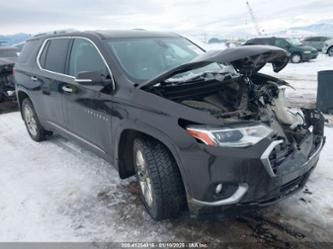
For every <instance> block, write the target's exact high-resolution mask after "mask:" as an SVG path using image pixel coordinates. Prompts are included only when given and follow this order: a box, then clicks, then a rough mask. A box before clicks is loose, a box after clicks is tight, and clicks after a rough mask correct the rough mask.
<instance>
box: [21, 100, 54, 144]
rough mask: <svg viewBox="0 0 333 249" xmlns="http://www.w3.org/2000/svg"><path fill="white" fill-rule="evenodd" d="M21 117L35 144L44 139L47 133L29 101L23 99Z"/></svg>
mask: <svg viewBox="0 0 333 249" xmlns="http://www.w3.org/2000/svg"><path fill="white" fill-rule="evenodd" d="M21 112H22V117H23V120H24V123H25V126H26V128H27V131H28V133H29V135H30V137H31V138H32V139H33V140H35V141H36V142H40V141H43V140H45V139H46V136H47V135H48V132H47V131H46V130H44V128H43V127H42V125H41V124H40V122H39V120H38V117H37V114H36V112H35V109H34V107H33V105H32V103H31V101H30V99H28V98H25V99H24V100H23V101H22V107H21Z"/></svg>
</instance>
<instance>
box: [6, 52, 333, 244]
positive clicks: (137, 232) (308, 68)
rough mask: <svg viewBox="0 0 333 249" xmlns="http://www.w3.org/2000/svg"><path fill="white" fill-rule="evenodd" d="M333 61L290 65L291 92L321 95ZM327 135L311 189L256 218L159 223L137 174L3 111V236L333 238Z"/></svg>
mask: <svg viewBox="0 0 333 249" xmlns="http://www.w3.org/2000/svg"><path fill="white" fill-rule="evenodd" d="M332 61H333V58H329V57H326V56H324V55H321V56H320V57H319V58H318V60H317V61H315V62H309V63H303V64H289V65H288V66H287V67H286V68H285V69H284V70H283V71H282V72H281V73H279V75H280V77H282V78H284V79H286V80H288V81H289V82H290V83H291V84H292V85H293V86H294V87H295V88H296V89H297V90H296V91H295V92H294V93H293V92H292V91H291V90H288V96H289V97H290V96H296V98H295V99H296V101H298V102H302V101H304V100H307V99H308V97H309V96H310V97H311V96H312V98H314V96H315V94H316V84H317V83H316V72H317V71H318V70H322V69H330V67H331V66H330V65H331V62H332ZM268 70H270V72H272V71H271V69H270V68H268V67H265V68H264V69H263V71H264V72H269V71H268ZM293 94H294V95H293ZM329 118H331V120H332V117H329ZM326 135H327V143H326V146H325V147H324V149H323V151H322V154H321V158H320V161H319V164H318V167H317V169H316V170H315V171H314V173H313V174H312V176H311V178H310V180H309V182H308V184H307V185H306V189H305V190H304V191H302V192H300V193H298V194H296V195H295V196H293V197H291V198H289V199H286V200H284V201H282V202H280V203H279V204H277V205H274V206H272V207H269V208H265V209H263V210H261V211H259V212H256V213H255V216H254V218H253V216H249V217H245V218H244V219H236V220H235V219H234V220H228V221H202V220H193V219H190V218H188V217H187V216H186V215H184V216H183V217H181V218H179V219H176V220H170V221H162V222H154V221H152V220H151V219H150V217H149V216H148V215H147V213H146V212H145V211H144V208H143V206H142V205H141V203H140V200H139V197H138V188H137V185H136V183H135V182H134V179H133V178H131V179H128V180H123V181H121V180H119V178H118V174H117V172H116V171H115V170H114V169H113V168H112V167H111V166H110V165H109V164H108V163H106V162H105V161H104V160H102V159H100V158H98V157H97V156H95V155H94V154H92V153H90V152H88V151H86V150H84V149H82V148H81V147H79V146H77V145H76V144H73V143H72V142H69V141H66V140H65V139H63V138H61V137H58V136H54V137H52V138H51V139H50V140H48V141H45V142H42V143H36V142H33V141H32V140H31V139H30V137H29V136H28V134H27V132H26V130H25V127H24V124H23V122H22V120H21V118H20V115H19V113H18V112H13V113H8V114H2V115H0V170H1V171H0V221H1V226H0V241H173V240H175V241H207V242H210V241H213V242H220V241H222V242H230V241H233V242H244V241H246V242H255V241H260V242H264V243H268V244H269V245H270V246H272V243H273V244H274V243H275V242H276V240H277V238H280V240H281V241H285V240H288V241H331V242H332V238H333V197H332V194H331V193H332V189H333V167H332V162H333V142H332V140H333V126H332V123H331V124H329V125H328V126H327V127H326ZM272 238H274V239H272ZM274 245H275V244H274ZM258 248H261V247H258Z"/></svg>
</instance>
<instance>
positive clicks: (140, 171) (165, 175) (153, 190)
mask: <svg viewBox="0 0 333 249" xmlns="http://www.w3.org/2000/svg"><path fill="white" fill-rule="evenodd" d="M133 162H134V166H135V170H136V177H137V180H138V183H139V188H140V196H141V199H142V201H143V204H144V206H145V208H146V210H147V211H148V213H149V214H150V216H151V217H152V218H153V219H154V220H162V219H167V218H171V217H177V216H178V215H179V214H180V213H181V211H182V210H183V209H184V208H185V205H186V197H185V190H184V186H183V182H182V179H181V176H180V172H179V170H178V167H177V164H176V162H175V160H174V158H173V157H172V155H171V153H170V152H169V151H168V150H167V148H166V147H165V146H164V145H163V144H161V143H159V142H158V141H155V140H153V139H150V138H140V139H139V138H138V139H135V140H134V145H133Z"/></svg>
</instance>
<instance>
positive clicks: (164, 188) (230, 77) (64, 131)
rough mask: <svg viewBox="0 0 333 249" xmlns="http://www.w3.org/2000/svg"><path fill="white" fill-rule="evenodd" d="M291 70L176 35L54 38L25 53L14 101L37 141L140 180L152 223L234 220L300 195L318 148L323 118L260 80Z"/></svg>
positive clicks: (266, 57)
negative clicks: (61, 141)
mask: <svg viewBox="0 0 333 249" xmlns="http://www.w3.org/2000/svg"><path fill="white" fill-rule="evenodd" d="M288 61H289V58H288V54H287V53H286V51H285V50H283V49H280V48H278V47H273V46H242V47H237V48H230V49H226V50H223V51H222V50H219V51H210V52H205V51H204V50H203V49H202V48H200V47H199V46H198V45H196V44H194V43H193V42H191V41H189V40H188V39H186V38H184V37H182V36H180V35H177V34H174V33H159V32H148V31H143V30H142V31H141V30H131V31H98V32H72V33H67V34H49V35H42V36H37V37H34V38H32V39H30V40H28V41H27V44H26V45H25V46H24V48H23V50H22V53H21V55H20V56H19V59H18V62H17V63H16V64H15V69H16V73H15V79H16V84H17V85H16V86H17V88H16V93H17V96H18V103H19V106H20V110H21V113H22V118H23V120H24V122H25V124H26V128H27V131H28V133H29V135H30V136H31V138H32V139H33V140H35V141H42V140H44V139H47V138H48V136H50V135H51V134H52V133H57V134H60V135H62V136H64V137H67V138H70V139H72V140H75V141H76V142H77V143H79V144H81V145H82V146H84V147H86V148H87V149H90V150H92V151H94V152H95V153H96V154H98V155H100V156H101V157H102V158H104V159H105V160H107V161H108V162H110V164H111V165H113V166H114V167H115V168H116V169H117V170H118V172H119V176H120V177H121V178H127V177H130V176H133V175H136V177H137V180H138V186H139V194H140V197H141V199H142V201H143V204H144V206H145V207H146V210H147V212H148V213H149V214H150V215H151V217H152V218H154V219H156V220H161V219H165V218H171V217H176V216H178V215H179V214H181V212H182V211H184V210H186V209H187V208H188V209H189V210H190V212H191V214H192V215H193V216H195V217H198V216H205V215H209V214H217V215H222V216H228V215H232V214H236V215H239V212H240V211H241V210H242V211H248V210H250V209H251V208H253V207H257V208H259V207H263V206H265V205H270V204H272V203H275V202H276V201H277V200H280V199H283V198H285V197H287V196H290V195H292V194H294V193H296V192H297V191H299V190H300V189H302V188H303V186H304V184H305V183H306V182H307V180H308V178H309V176H310V174H311V172H313V170H314V169H315V167H316V165H317V162H318V159H319V154H320V151H321V149H322V147H323V145H324V143H325V138H324V131H323V129H324V120H325V119H324V117H323V116H322V114H321V113H320V112H319V111H318V110H316V109H305V108H304V109H295V110H290V109H288V108H287V106H286V105H285V99H284V89H285V87H287V86H288V83H287V82H285V81H283V80H281V79H278V78H275V77H272V76H269V75H265V74H262V73H259V72H258V71H259V70H260V69H261V68H262V67H263V66H265V64H266V63H269V64H272V66H273V70H274V72H276V73H277V72H279V71H280V70H282V69H283V68H284V67H285V66H286V65H287V64H288ZM59 160H61V158H59ZM82 184H84V182H83V183H82Z"/></svg>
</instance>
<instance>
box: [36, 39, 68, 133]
mask: <svg viewBox="0 0 333 249" xmlns="http://www.w3.org/2000/svg"><path fill="white" fill-rule="evenodd" d="M70 44H71V39H70V38H51V39H47V40H46V41H45V42H44V43H43V46H42V49H41V51H40V53H39V56H38V58H37V64H38V66H39V67H40V71H39V74H38V75H34V76H33V78H32V79H33V80H35V81H41V82H42V84H41V94H42V104H43V107H42V109H43V113H44V115H43V116H44V117H45V119H46V121H47V122H48V123H49V124H50V125H52V126H55V127H56V128H60V129H63V128H64V126H65V122H64V113H63V97H62V95H63V91H64V90H63V87H64V85H65V84H67V83H68V82H71V81H73V77H70V76H68V75H66V74H65V70H66V60H67V56H68V49H69V47H70Z"/></svg>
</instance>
